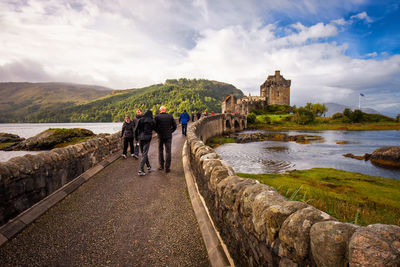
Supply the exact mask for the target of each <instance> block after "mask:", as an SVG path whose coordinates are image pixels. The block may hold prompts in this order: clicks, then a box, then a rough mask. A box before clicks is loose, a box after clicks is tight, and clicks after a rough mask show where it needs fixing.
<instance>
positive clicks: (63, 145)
mask: <svg viewBox="0 0 400 267" xmlns="http://www.w3.org/2000/svg"><path fill="white" fill-rule="evenodd" d="M92 137H93V136H82V137H73V138H72V139H71V140H69V141H67V142H65V143H60V144H57V145H55V146H54V148H60V147H66V146H69V145H75V144H77V143H80V142H82V141H86V140H89V139H90V138H92Z"/></svg>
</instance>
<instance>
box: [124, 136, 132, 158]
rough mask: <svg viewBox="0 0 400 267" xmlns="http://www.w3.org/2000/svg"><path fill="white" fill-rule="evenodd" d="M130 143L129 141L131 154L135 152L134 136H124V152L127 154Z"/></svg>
mask: <svg viewBox="0 0 400 267" xmlns="http://www.w3.org/2000/svg"><path fill="white" fill-rule="evenodd" d="M128 143H129V147H130V149H131V154H133V151H134V149H133V138H132V137H124V151H123V152H122V153H124V155H126V152H127V151H128Z"/></svg>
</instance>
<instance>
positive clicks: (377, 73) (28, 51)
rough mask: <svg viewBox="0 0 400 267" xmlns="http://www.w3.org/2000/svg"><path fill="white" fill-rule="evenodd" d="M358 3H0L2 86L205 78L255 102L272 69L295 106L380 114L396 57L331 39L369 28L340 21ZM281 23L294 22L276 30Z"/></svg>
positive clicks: (395, 74)
mask: <svg viewBox="0 0 400 267" xmlns="http://www.w3.org/2000/svg"><path fill="white" fill-rule="evenodd" d="M363 3H364V1H361V0H354V1H347V0H341V1H329V2H321V1H317V0H302V1H289V0H283V1H279V3H278V2H276V1H257V0H250V1H245V2H243V1H241V0H232V1H206V0H194V1H189V2H187V3H184V4H183V3H182V1H180V0H171V1H165V0H154V1H152V2H151V3H150V2H146V1H128V0H117V1H112V2H111V1H104V0H103V1H91V0H82V1H72V0H64V1H58V0H48V1H37V0H35V1H33V0H27V1H24V2H22V1H20V2H17V3H11V2H8V1H5V2H0V27H1V29H2V32H1V34H0V43H1V44H2V49H1V50H0V80H1V81H60V82H74V83H85V84H98V85H103V86H107V87H113V88H132V87H141V86H146V85H150V84H153V83H159V82H163V81H164V80H165V79H167V78H179V77H187V78H207V79H215V80H220V81H224V82H230V83H232V84H234V85H235V86H237V87H239V88H240V89H242V90H244V91H245V92H246V93H249V92H250V93H252V95H257V94H259V85H260V84H261V83H262V82H263V81H264V80H265V79H266V77H267V76H268V75H270V74H273V73H274V71H275V70H276V69H280V70H281V73H282V74H283V75H284V77H285V78H287V79H291V80H292V103H294V104H297V105H301V104H304V103H305V102H307V101H313V102H327V101H330V102H341V103H345V104H352V103H349V102H351V101H352V100H351V99H352V98H355V99H357V95H358V92H359V91H360V90H362V91H363V92H367V93H368V94H369V95H371V98H370V104H371V105H376V106H377V107H382V108H383V107H384V106H383V104H384V103H385V101H388V99H390V97H391V94H392V95H393V93H394V92H396V90H398V88H397V85H398V84H399V83H398V81H399V76H400V73H399V69H400V68H399V67H400V65H399V64H400V63H399V62H400V58H399V56H398V55H394V56H390V55H389V54H388V55H386V56H384V57H383V58H382V59H379V60H378V59H377V57H376V55H377V54H376V53H375V54H374V53H370V54H368V55H366V57H365V58H362V59H354V58H351V57H349V56H347V55H346V51H347V49H348V46H349V44H346V43H335V42H334V41H333V40H334V38H335V37H337V36H338V35H339V34H340V33H341V32H342V31H345V30H346V29H347V26H348V25H350V24H351V23H353V22H354V21H356V20H362V21H366V22H368V23H372V20H371V18H370V17H369V16H368V15H367V13H366V12H360V13H358V14H356V15H354V16H352V17H350V18H349V19H348V20H345V19H344V18H343V17H346V16H344V15H345V14H348V13H353V12H352V10H355V9H357V8H356V7H359V6H360V5H362V4H363ZM353 14H354V13H353ZM283 18H294V22H293V21H291V22H290V23H287V24H284V23H282V21H283V20H284V19H283ZM338 18H339V19H338ZM304 21H306V22H304ZM310 21H313V22H312V23H310ZM323 21H324V22H323ZM326 21H328V22H326ZM329 21H330V22H329ZM380 54H381V53H380ZM394 81H396V82H397V83H395V82H394ZM380 90H385V92H387V93H385V94H384V97H379V94H380ZM396 97H397V99H396ZM396 97H395V99H396V100H399V98H398V95H396ZM398 102H400V101H398Z"/></svg>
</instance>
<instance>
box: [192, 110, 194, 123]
mask: <svg viewBox="0 0 400 267" xmlns="http://www.w3.org/2000/svg"><path fill="white" fill-rule="evenodd" d="M192 122H194V111H192Z"/></svg>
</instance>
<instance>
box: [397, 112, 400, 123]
mask: <svg viewBox="0 0 400 267" xmlns="http://www.w3.org/2000/svg"><path fill="white" fill-rule="evenodd" d="M396 122H400V114H397V116H396Z"/></svg>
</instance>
